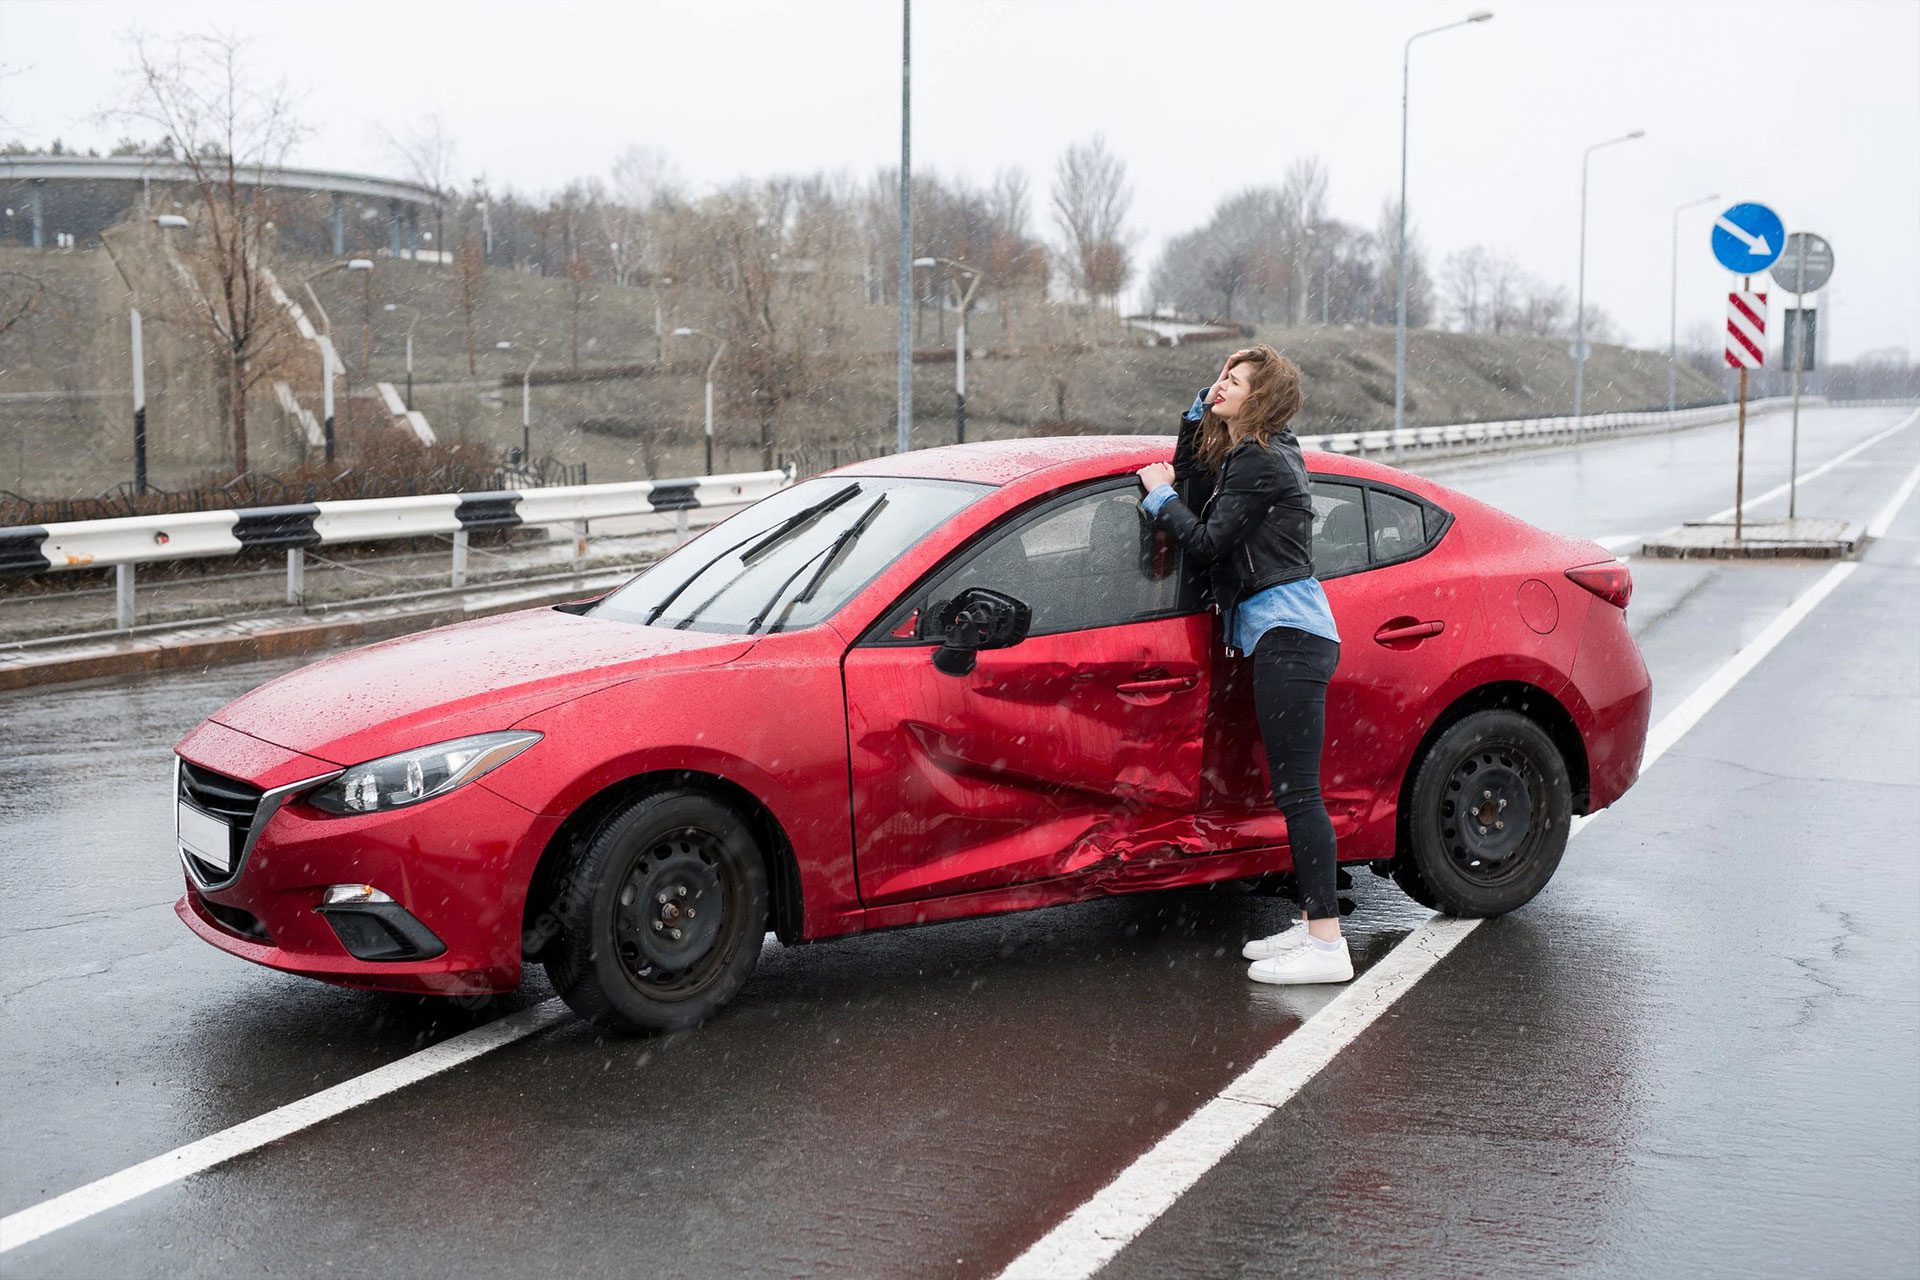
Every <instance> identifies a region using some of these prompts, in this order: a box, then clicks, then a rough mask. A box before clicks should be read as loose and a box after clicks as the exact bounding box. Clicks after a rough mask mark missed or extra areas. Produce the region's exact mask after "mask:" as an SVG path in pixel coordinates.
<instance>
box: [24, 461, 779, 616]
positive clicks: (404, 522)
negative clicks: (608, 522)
mask: <svg viewBox="0 0 1920 1280" xmlns="http://www.w3.org/2000/svg"><path fill="white" fill-rule="evenodd" d="M792 481H793V473H792V472H791V471H745V472H737V473H733V474H728V475H717V476H694V477H690V478H687V479H680V480H635V481H629V482H624V483H620V484H592V485H568V486H563V487H553V488H543V489H526V490H516V489H500V490H494V491H491V492H486V493H439V494H420V495H416V496H411V497H399V498H349V499H343V500H341V501H337V502H309V503H295V504H289V505H285V506H275V507H240V508H236V509H230V510H225V511H187V512H178V513H175V514H172V515H157V516H125V517H120V518H117V519H111V520H76V521H70V522H67V523H56V524H45V525H28V526H19V527H15V528H5V529H0V574H28V573H47V572H57V571H60V570H67V569H102V568H106V567H108V566H112V567H113V569H114V571H115V583H114V586H115V589H114V618H115V622H116V625H117V626H118V627H119V628H120V629H121V630H123V631H125V630H129V629H131V628H132V626H133V617H134V610H133V602H134V586H135V572H136V569H137V567H138V566H139V565H142V564H152V563H155V562H159V561H168V560H190V559H199V558H204V557H208V556H229V555H236V554H238V553H240V552H242V551H251V550H262V549H269V548H285V550H286V553H287V603H288V604H293V605H297V604H302V603H304V601H305V596H306V550H307V548H309V547H323V546H337V545H340V544H342V543H349V542H373V541H379V540H382V539H389V538H418V537H429V536H433V535H442V534H451V535H452V536H453V565H452V575H451V576H452V584H451V585H452V586H454V587H460V586H464V585H465V583H466V579H467V553H468V542H469V537H470V535H471V534H472V532H473V530H475V529H508V528H514V527H517V526H522V525H535V526H537V525H572V526H573V527H574V557H575V559H582V558H584V557H585V554H586V538H587V521H589V520H599V519H607V518H609V517H615V516H640V515H657V514H668V515H672V516H673V517H674V521H675V530H676V532H677V533H678V534H679V535H680V536H681V537H682V538H684V537H685V536H686V533H687V513H688V512H689V511H693V510H698V509H703V508H718V507H739V506H746V505H747V504H749V503H754V502H758V501H759V500H760V499H762V498H764V497H766V496H767V495H768V494H771V493H774V492H776V491H777V490H779V489H781V488H784V487H785V486H786V485H788V484H790V483H792Z"/></svg>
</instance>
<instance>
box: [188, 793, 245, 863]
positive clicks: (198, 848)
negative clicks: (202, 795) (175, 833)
mask: <svg viewBox="0 0 1920 1280" xmlns="http://www.w3.org/2000/svg"><path fill="white" fill-rule="evenodd" d="M178 807H179V815H180V816H179V833H180V848H181V849H182V850H183V851H184V852H186V853H187V854H189V855H191V856H192V857H193V858H194V859H196V860H197V861H199V862H200V863H202V864H203V865H205V866H209V867H212V868H214V869H215V870H217V871H219V872H220V874H221V875H223V876H224V875H231V874H233V828H232V827H229V826H228V825H227V824H226V823H224V822H222V821H220V819H218V818H215V817H212V816H210V815H208V814H204V813H202V812H200V811H199V810H198V809H196V808H194V807H193V806H192V805H190V804H188V803H186V802H185V801H184V800H183V801H180V802H179V806H178Z"/></svg>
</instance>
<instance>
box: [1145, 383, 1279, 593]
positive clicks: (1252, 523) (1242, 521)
mask: <svg viewBox="0 0 1920 1280" xmlns="http://www.w3.org/2000/svg"><path fill="white" fill-rule="evenodd" d="M1199 442H1200V423H1199V420H1198V419H1195V420H1193V421H1191V422H1189V421H1188V420H1187V419H1186V417H1185V416H1182V418H1181V419H1180V438H1179V443H1178V444H1177V445H1176V446H1175V447H1174V451H1173V486H1174V492H1175V493H1176V494H1177V495H1179V496H1177V497H1175V498H1173V499H1172V500H1171V501H1168V502H1167V503H1165V504H1164V505H1162V506H1161V508H1160V512H1159V514H1158V515H1157V516H1155V517H1154V520H1155V523H1157V524H1158V525H1160V526H1161V527H1162V528H1164V529H1166V530H1167V531H1168V532H1169V533H1171V534H1172V535H1173V536H1174V538H1175V540H1177V541H1178V542H1179V543H1180V545H1181V547H1183V548H1184V549H1185V550H1186V553H1187V557H1188V564H1189V565H1190V566H1194V567H1197V568H1200V569H1203V570H1204V571H1205V572H1206V574H1207V581H1208V584H1209V585H1210V587H1211V592H1212V596H1213V602H1214V604H1216V605H1217V606H1219V608H1220V609H1221V610H1222V611H1223V612H1224V611H1225V610H1227V609H1228V608H1230V607H1232V606H1233V604H1234V603H1235V602H1237V601H1238V600H1240V599H1241V598H1242V597H1243V596H1248V595H1252V594H1253V593H1254V592H1256V591H1264V590H1265V589H1266V588H1268V587H1271V586H1275V585H1277V584H1279V583H1282V582H1295V581H1298V580H1299V579H1301V578H1307V577H1311V576H1313V495H1312V491H1311V490H1310V489H1309V488H1308V487H1307V464H1306V462H1305V460H1304V459H1302V458H1301V456H1300V441H1299V440H1298V439H1296V438H1295V437H1294V434H1293V432H1291V431H1281V432H1279V433H1278V434H1276V435H1274V436H1273V437H1272V438H1271V440H1270V442H1269V443H1268V445H1267V447H1266V448H1264V449H1263V448H1261V447H1260V445H1259V444H1258V443H1257V442H1256V441H1253V440H1242V441H1241V442H1240V443H1239V444H1237V445H1235V446H1234V447H1233V448H1232V449H1229V450H1228V451H1227V456H1226V457H1225V458H1223V459H1222V460H1221V462H1220V469H1219V471H1217V472H1212V471H1208V470H1207V469H1206V466H1205V464H1204V463H1202V462H1201V461H1200V457H1199ZM1196 509H1198V511H1199V514H1198V515H1195V514H1194V512H1195V510H1196Z"/></svg>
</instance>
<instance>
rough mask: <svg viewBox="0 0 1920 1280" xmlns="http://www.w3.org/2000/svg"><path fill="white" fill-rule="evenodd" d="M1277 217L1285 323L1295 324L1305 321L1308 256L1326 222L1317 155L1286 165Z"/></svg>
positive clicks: (1324, 187) (1324, 177)
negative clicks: (1283, 271) (1284, 286)
mask: <svg viewBox="0 0 1920 1280" xmlns="http://www.w3.org/2000/svg"><path fill="white" fill-rule="evenodd" d="M1279 214H1280V233H1281V238H1282V245H1283V251H1284V255H1285V258H1286V263H1287V323H1288V324H1292V325H1298V324H1299V323H1300V322H1301V321H1303V320H1304V319H1306V302H1307V292H1308V291H1307V278H1308V272H1307V265H1308V257H1309V254H1310V253H1311V251H1312V248H1313V245H1314V238H1315V237H1316V236H1317V235H1318V234H1319V233H1320V227H1321V226H1322V225H1323V224H1324V223H1325V222H1326V221H1327V167H1326V165H1325V164H1323V163H1322V162H1321V160H1320V158H1319V157H1318V156H1300V157H1298V158H1297V159H1295V160H1294V162H1293V163H1292V164H1290V165H1288V166H1287V176H1286V180H1285V181H1284V182H1283V183H1281V185H1280V197H1279Z"/></svg>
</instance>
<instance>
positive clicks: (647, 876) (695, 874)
mask: <svg viewBox="0 0 1920 1280" xmlns="http://www.w3.org/2000/svg"><path fill="white" fill-rule="evenodd" d="M767 903H768V891H767V870H766V863H765V861H764V860H763V858H762V857H761V852H760V849H759V846H758V844H757V843H756V842H755V840H754V838H753V833H752V832H751V830H749V829H748V826H747V824H746V823H745V822H744V821H743V820H742V819H741V818H740V816H739V815H738V814H737V813H735V812H734V811H733V810H732V809H731V808H729V807H728V806H726V805H725V804H722V803H721V802H720V801H718V800H716V799H714V798H713V797H712V796H708V795H703V794H701V793H699V792H694V791H663V792H658V793H656V794H653V795H649V796H646V797H643V798H642V799H639V800H636V801H634V802H633V803H632V804H629V805H627V806H626V807H625V808H622V809H619V810H617V811H615V812H614V813H612V814H610V815H609V816H608V817H607V818H605V819H604V820H603V821H602V822H601V823H600V825H599V827H598V828H596V829H595V831H594V833H593V834H592V835H591V836H590V837H588V839H587V840H586V841H585V843H584V845H583V846H582V848H581V852H580V854H579V856H578V858H577V860H576V861H575V863H574V865H573V867H572V868H570V872H569V874H568V876H567V878H566V882H565V885H564V888H563V891H562V893H561V896H560V912H559V914H560V933H559V936H558V937H556V938H555V939H554V940H553V942H552V943H550V944H549V946H548V949H547V951H546V952H545V955H546V960H545V964H546V967H547V975H548V977H549V978H550V979H551V980H552V982H553V985H554V987H555V989H556V990H558V991H559V993H560V996H561V998H562V999H563V1000H565V1001H566V1002H567V1004H568V1006H569V1007H570V1008H572V1009H573V1011H574V1012H575V1013H577V1014H579V1015H580V1016H581V1017H582V1018H585V1019H586V1020H587V1021H589V1022H592V1023H594V1024H596V1025H598V1026H602V1027H608V1028H611V1029H614V1030H621V1031H680V1030H684V1029H686V1028H688V1027H694V1026H698V1025H699V1024H700V1023H702V1022H705V1021H706V1020H707V1019H708V1018H711V1017H712V1016H713V1015H714V1014H715V1013H716V1012H718V1011H719V1009H720V1007H721V1006H722V1005H724V1004H726V1003H727V1001H729V1000H731V999H732V998H733V997H734V996H735V995H736V994H737V993H738V992H739V990H740V988H741V987H743V986H745V985H746V981H747V975H749V974H750V973H752V972H753V966H754V963H755V962H756V961H757V960H758V959H759V958H760V947H761V945H762V942H763V941H764V939H765V937H766V932H767Z"/></svg>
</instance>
